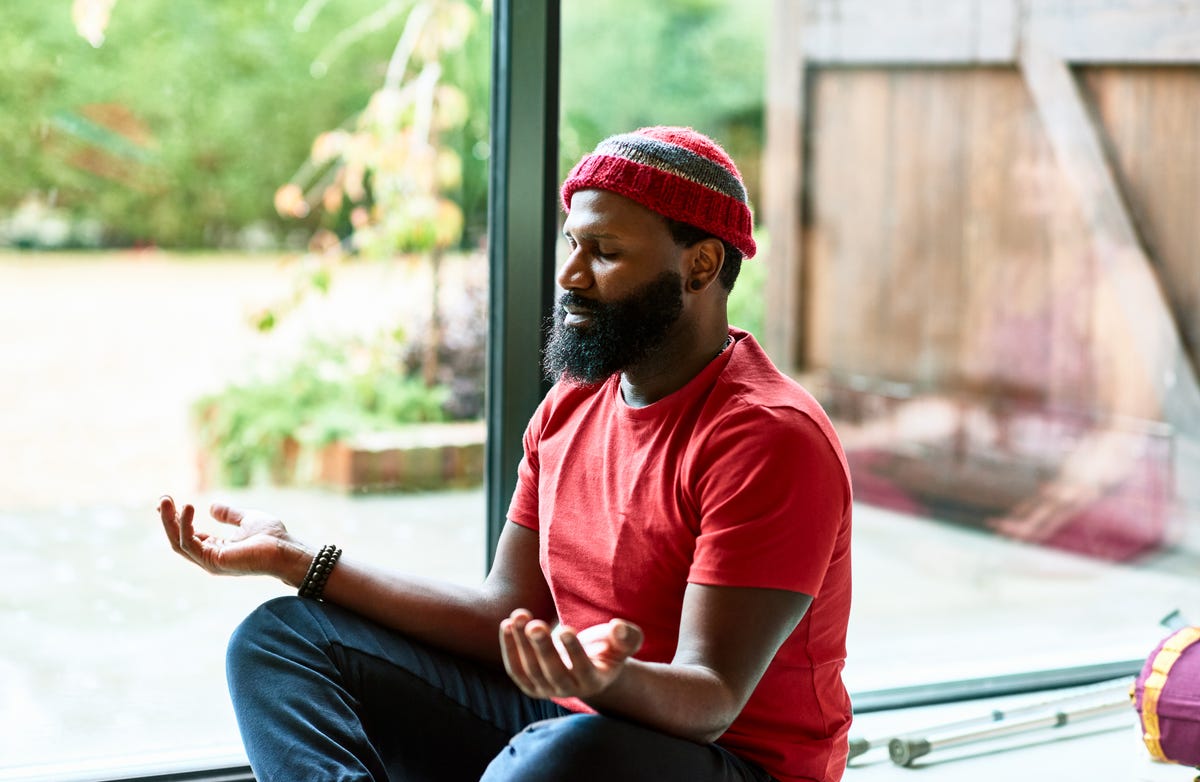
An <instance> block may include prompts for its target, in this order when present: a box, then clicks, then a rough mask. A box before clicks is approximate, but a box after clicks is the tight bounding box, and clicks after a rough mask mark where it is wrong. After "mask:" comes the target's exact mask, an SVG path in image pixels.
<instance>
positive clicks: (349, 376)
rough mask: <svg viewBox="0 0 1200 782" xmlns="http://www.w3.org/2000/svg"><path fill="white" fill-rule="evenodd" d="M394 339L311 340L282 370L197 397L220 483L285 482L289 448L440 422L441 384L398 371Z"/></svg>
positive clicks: (200, 424) (445, 392)
mask: <svg viewBox="0 0 1200 782" xmlns="http://www.w3.org/2000/svg"><path fill="white" fill-rule="evenodd" d="M400 336H401V335H399V334H391V335H385V336H383V337H380V338H376V339H374V340H371V341H367V340H361V339H359V340H353V341H348V342H345V343H340V344H334V343H329V342H321V341H313V342H311V343H310V344H309V345H308V347H307V349H306V351H305V352H304V354H303V355H302V356H300V358H299V360H297V361H296V362H295V363H294V364H292V365H290V366H288V367H286V368H284V370H283V371H281V372H279V373H277V374H275V375H272V376H269V377H263V378H260V379H257V380H255V381H252V382H248V383H241V384H234V385H231V386H229V387H227V388H225V389H223V390H221V391H219V392H217V393H214V394H210V395H207V396H205V397H203V398H201V399H199V400H198V401H197V402H196V403H195V406H194V408H193V414H194V418H195V421H196V425H197V429H198V432H199V437H200V441H201V446H202V448H203V449H204V450H205V451H206V452H207V454H208V455H209V456H210V457H211V458H212V459H213V461H214V462H215V464H216V466H217V469H218V471H219V476H218V477H219V480H220V482H222V483H225V484H228V485H233V486H245V485H248V484H250V483H254V482H260V481H265V480H275V481H286V480H287V478H288V476H287V475H286V471H287V469H288V468H287V461H288V458H289V449H291V450H293V451H294V450H295V449H296V448H298V447H299V448H302V447H319V446H322V445H326V444H329V443H331V442H334V441H335V440H338V439H341V438H345V437H347V436H350V435H354V434H361V433H366V432H375V431H384V430H387V429H390V428H394V427H396V426H398V425H401V424H407V423H428V422H436V421H443V420H446V418H447V417H448V416H447V414H446V412H445V410H444V409H443V408H444V406H445V404H446V401H447V399H448V398H449V396H450V392H449V389H448V388H447V387H445V386H432V387H429V386H426V385H425V383H424V382H423V381H422V380H421V379H420V378H418V377H413V376H411V375H408V374H406V373H405V372H404V371H403V369H402V368H401V351H402V349H403V348H402V343H401V341H400V339H399V337H400Z"/></svg>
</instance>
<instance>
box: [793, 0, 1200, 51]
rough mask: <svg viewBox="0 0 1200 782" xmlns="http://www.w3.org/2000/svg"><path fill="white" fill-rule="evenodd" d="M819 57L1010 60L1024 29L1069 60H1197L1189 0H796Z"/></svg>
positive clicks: (1198, 24) (1196, 7)
mask: <svg viewBox="0 0 1200 782" xmlns="http://www.w3.org/2000/svg"><path fill="white" fill-rule="evenodd" d="M801 4H802V5H803V6H804V15H803V18H802V19H801V23H802V24H803V25H804V27H805V50H806V55H807V57H808V59H809V61H810V62H813V63H817V64H822V65H987V64H991V65H1004V64H1013V63H1015V62H1016V59H1017V56H1018V54H1017V52H1018V49H1019V48H1020V46H1019V41H1020V40H1021V39H1022V38H1023V37H1024V36H1025V35H1026V34H1028V35H1031V36H1033V37H1035V38H1036V40H1037V41H1038V42H1039V44H1040V45H1041V46H1043V47H1046V48H1047V49H1049V51H1051V52H1053V53H1054V54H1055V55H1057V56H1058V57H1059V58H1061V59H1064V60H1067V61H1068V62H1072V63H1085V62H1086V63H1196V62H1200V2H1195V1H1194V0H939V2H930V1H929V0H924V1H923V0H802V3H801Z"/></svg>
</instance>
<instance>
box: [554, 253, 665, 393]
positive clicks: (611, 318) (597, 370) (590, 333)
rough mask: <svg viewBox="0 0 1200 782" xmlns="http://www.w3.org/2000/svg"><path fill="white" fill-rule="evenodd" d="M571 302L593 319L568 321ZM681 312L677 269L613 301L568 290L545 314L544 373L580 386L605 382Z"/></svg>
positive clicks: (659, 340)
mask: <svg viewBox="0 0 1200 782" xmlns="http://www.w3.org/2000/svg"><path fill="white" fill-rule="evenodd" d="M568 305H569V306H572V307H579V308H581V309H585V310H587V311H588V313H589V315H590V316H591V323H589V324H587V325H586V326H567V325H565V324H564V323H563V318H564V317H566V314H567V312H566V309H565V307H566V306H568ZM682 312H683V277H682V276H681V275H680V274H679V272H672V271H668V272H663V273H662V274H661V275H659V276H658V277H657V278H656V279H654V280H651V281H650V282H648V283H646V284H645V285H643V286H642V287H641V288H639V289H638V290H637V291H634V293H632V294H631V295H629V296H627V297H625V298H624V299H621V300H619V301H614V302H611V303H609V304H604V303H601V302H596V301H589V300H588V299H586V298H584V297H583V296H580V295H578V294H576V293H574V292H572V291H567V292H566V293H564V294H563V295H562V297H560V298H559V300H558V304H557V305H556V306H555V307H554V313H553V315H551V316H550V318H548V319H547V330H548V331H549V333H550V339H549V341H548V342H547V344H546V353H545V356H544V358H543V359H542V367H543V368H544V369H545V372H546V377H547V378H548V379H549V380H550V381H551V382H554V381H556V380H558V379H559V378H560V377H562V378H564V379H566V380H569V381H571V382H574V383H577V384H580V385H596V384H598V383H601V382H603V381H605V380H607V379H608V378H610V377H612V376H613V375H615V374H616V373H618V372H620V371H622V370H624V369H628V368H629V367H631V366H634V365H635V364H638V363H640V362H641V361H643V360H645V359H646V358H647V357H648V356H649V355H650V354H651V353H653V352H654V351H655V350H656V349H657V348H659V347H660V346H662V344H663V343H664V342H665V341H666V338H667V334H668V333H670V331H671V327H672V326H674V325H675V323H676V321H678V320H679V316H680V314H681V313H682Z"/></svg>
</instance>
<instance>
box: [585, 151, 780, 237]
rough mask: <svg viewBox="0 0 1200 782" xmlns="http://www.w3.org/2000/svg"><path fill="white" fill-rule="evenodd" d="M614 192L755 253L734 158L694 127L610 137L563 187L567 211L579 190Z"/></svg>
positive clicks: (747, 201) (746, 207)
mask: <svg viewBox="0 0 1200 782" xmlns="http://www.w3.org/2000/svg"><path fill="white" fill-rule="evenodd" d="M586 188H598V189H600V190H610V191H612V192H614V193H617V194H619V195H623V196H625V197H626V198H628V199H631V200H633V201H636V202H638V203H639V204H641V205H642V206H644V207H646V208H647V209H650V210H652V211H655V212H658V213H659V214H660V215H663V216H664V217H668V218H670V219H672V220H679V221H680V222H683V223H687V224H688V225H692V226H695V227H696V228H699V229H700V230H702V231H705V232H707V233H710V234H712V235H713V236H715V237H717V238H718V239H723V240H725V241H726V242H729V243H730V244H731V245H733V246H734V247H736V248H738V249H739V250H741V251H742V255H743V256H744V257H746V258H750V257H753V255H754V252H755V250H756V249H757V248H756V247H755V245H754V237H753V235H752V234H751V230H752V228H753V225H754V221H753V218H752V217H751V215H750V201H749V199H748V198H747V197H746V186H745V185H744V184H743V183H742V175H741V174H739V173H738V170H737V166H735V165H734V164H733V160H732V159H730V157H729V155H728V154H726V152H725V150H723V149H721V147H720V145H719V144H717V142H715V141H713V140H712V139H710V138H708V137H707V136H705V135H703V134H701V133H697V132H696V131H694V130H692V129H691V128H668V127H656V128H642V129H641V130H636V131H634V132H633V133H622V134H620V135H617V136H609V137H608V138H606V139H604V140H603V141H601V142H600V143H599V144H597V145H596V149H595V150H593V151H592V153H591V154H590V155H585V156H584V158H583V159H582V160H580V161H579V162H578V163H577V164H576V165H575V168H573V169H571V173H570V174H568V175H567V179H566V181H565V182H563V186H562V203H563V209H565V210H567V211H568V212H570V211H571V196H572V195H573V194H574V193H575V191H576V190H583V189H586Z"/></svg>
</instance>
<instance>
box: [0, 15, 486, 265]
mask: <svg viewBox="0 0 1200 782" xmlns="http://www.w3.org/2000/svg"><path fill="white" fill-rule="evenodd" d="M381 4H382V3H381V0H338V1H337V2H330V3H327V4H325V5H324V6H323V7H322V8H321V10H320V12H319V13H318V14H316V16H315V17H314V18H313V20H312V24H311V26H310V27H308V28H307V29H303V30H299V31H298V30H296V29H294V23H295V20H296V18H297V13H298V12H299V10H300V9H301V7H302V6H303V5H304V3H303V0H265V2H253V3H249V2H242V0H138V2H128V3H125V2H121V3H118V4H117V5H116V8H115V9H114V12H113V15H112V20H111V22H110V23H109V25H108V28H107V30H106V40H105V41H104V43H103V45H102V46H100V47H99V48H93V47H92V46H91V45H90V44H88V43H87V42H86V41H85V40H83V38H81V37H80V36H79V35H78V34H77V33H76V32H75V30H74V28H73V26H72V22H71V14H70V3H68V2H56V3H51V4H49V5H46V4H40V3H9V4H7V5H6V8H5V12H4V23H3V25H0V170H3V171H4V172H5V176H4V177H0V213H2V212H5V211H9V210H12V209H14V208H16V206H17V205H18V204H19V203H21V201H22V200H23V199H24V198H26V197H27V196H28V195H29V194H31V193H42V194H52V196H47V197H52V199H53V202H54V204H55V205H56V206H58V207H60V208H62V209H65V210H66V211H67V212H68V213H69V214H70V215H71V216H72V217H73V218H74V219H82V218H85V217H88V218H96V219H98V220H99V221H100V223H101V224H102V225H103V226H105V227H106V235H105V237H104V238H105V241H106V242H107V243H110V244H125V243H138V242H140V243H153V244H158V245H162V246H175V247H200V246H225V245H231V244H234V243H235V242H236V241H237V237H238V235H239V233H240V232H242V231H243V230H245V229H246V228H247V227H249V226H253V225H259V226H263V227H265V228H266V229H267V230H268V231H269V232H270V233H272V234H273V235H274V236H275V237H276V238H278V237H281V236H283V234H284V232H285V231H286V230H287V227H285V225H284V223H283V220H282V219H281V218H280V217H279V216H278V215H276V214H275V211H274V208H273V204H272V194H273V193H274V191H275V189H276V188H277V187H278V186H279V185H280V184H282V183H283V182H286V181H287V180H288V179H289V178H290V177H291V176H292V175H293V173H294V172H295V171H296V169H297V168H298V167H299V166H300V164H301V163H302V162H303V161H304V160H305V158H307V156H308V152H309V149H310V146H311V144H312V142H313V139H314V138H315V137H316V136H317V134H318V133H320V132H321V131H323V130H327V129H329V128H334V127H338V126H340V125H341V124H343V123H344V122H345V121H347V120H348V119H349V118H351V117H353V116H354V115H355V114H356V113H357V112H359V111H361V110H362V109H363V107H364V106H365V105H366V103H367V99H368V97H369V96H370V94H371V93H372V92H373V91H374V90H375V89H377V88H378V87H379V85H380V84H381V82H382V80H383V73H384V69H385V68H386V65H387V62H388V58H389V57H390V56H391V53H392V50H393V48H394V47H395V44H396V39H397V37H398V36H399V30H400V29H401V26H402V20H398V21H397V22H395V23H393V24H390V25H385V26H383V27H381V28H380V29H378V30H372V31H371V32H369V33H368V34H367V35H365V36H364V37H362V38H360V39H359V40H357V41H356V42H355V44H354V46H352V47H347V48H346V49H345V50H344V51H340V52H338V53H337V55H336V57H333V58H328V61H326V60H325V59H322V52H323V51H325V50H326V49H328V48H329V47H330V45H331V43H332V42H333V41H334V40H335V39H336V38H337V36H338V34H339V33H341V32H342V31H343V30H346V29H347V28H350V27H351V26H353V25H354V24H355V23H356V22H358V21H359V20H361V19H363V18H365V17H368V16H369V15H370V14H371V13H372V12H374V11H376V10H378V9H379V7H380V5H381ZM480 26H481V27H483V28H484V32H483V36H484V41H485V42H486V40H487V38H486V35H487V32H488V29H487V28H488V26H487V25H480ZM475 35H476V36H478V33H476V34H475ZM472 45H474V46H476V47H478V46H479V39H478V37H475V38H473V39H472ZM483 48H484V49H485V51H486V48H487V47H486V46H485V47H483ZM471 56H472V57H473V58H476V59H477V58H478V57H480V56H481V55H480V54H479V53H478V52H476V51H473V52H472V53H471ZM484 62H486V60H485V61H484ZM314 63H317V64H318V65H319V66H320V67H316V68H314ZM314 71H316V72H317V73H320V72H322V71H324V75H323V76H320V77H317V76H314V75H313V72H314ZM455 73H457V74H460V75H462V76H464V77H466V76H471V77H473V78H474V82H473V83H472V84H471V85H470V86H469V89H467V90H466V91H467V93H468V97H469V99H470V100H472V101H479V96H480V94H481V93H484V97H483V99H482V101H481V102H475V103H473V104H472V106H471V111H472V114H473V115H474V114H477V115H482V117H483V120H482V122H483V126H484V128H485V129H486V116H487V101H486V94H485V93H486V89H487V88H486V85H487V78H488V77H487V70H486V66H485V67H484V69H483V70H482V71H474V70H471V69H467V68H463V67H459V68H457V69H456V70H455ZM480 85H483V86H480ZM468 125H469V128H470V129H473V130H474V131H477V130H478V128H479V126H480V120H479V119H478V118H474V117H473V119H472V123H468ZM462 133H463V134H464V136H463V137H462V138H461V139H460V143H461V144H462V146H464V147H465V148H467V149H473V148H474V146H475V140H472V139H468V138H466V137H465V134H466V133H467V130H463V131H462ZM483 138H486V133H485V134H484V136H483ZM476 173H477V172H476ZM484 181H486V177H485V178H484ZM471 197H472V198H473V199H478V198H479V194H478V193H477V192H472V193H471ZM477 206H478V205H477ZM311 223H312V224H311V225H310V226H309V232H311V229H312V228H315V227H316V218H313V219H312V221H311ZM292 227H294V224H293V226H292Z"/></svg>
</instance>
